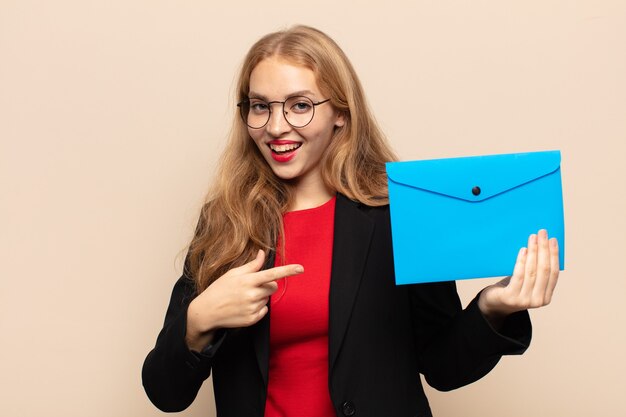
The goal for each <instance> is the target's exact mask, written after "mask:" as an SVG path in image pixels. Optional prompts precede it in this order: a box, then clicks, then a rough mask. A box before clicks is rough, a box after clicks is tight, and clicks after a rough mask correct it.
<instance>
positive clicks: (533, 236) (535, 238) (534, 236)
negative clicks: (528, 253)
mask: <svg viewBox="0 0 626 417" xmlns="http://www.w3.org/2000/svg"><path fill="white" fill-rule="evenodd" d="M530 243H537V235H536V234H532V235H530Z"/></svg>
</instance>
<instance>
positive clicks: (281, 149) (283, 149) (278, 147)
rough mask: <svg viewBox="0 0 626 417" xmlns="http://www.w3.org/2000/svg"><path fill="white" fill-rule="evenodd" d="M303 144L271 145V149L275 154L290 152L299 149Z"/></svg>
mask: <svg viewBox="0 0 626 417" xmlns="http://www.w3.org/2000/svg"><path fill="white" fill-rule="evenodd" d="M300 145H302V144H301V143H289V144H287V145H274V144H271V143H270V149H271V150H273V151H274V152H289V151H293V150H294V149H298V148H299V147H300Z"/></svg>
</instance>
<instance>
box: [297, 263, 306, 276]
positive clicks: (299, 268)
mask: <svg viewBox="0 0 626 417" xmlns="http://www.w3.org/2000/svg"><path fill="white" fill-rule="evenodd" d="M296 272H297V273H298V274H301V273H303V272H304V267H302V266H300V265H298V266H296Z"/></svg>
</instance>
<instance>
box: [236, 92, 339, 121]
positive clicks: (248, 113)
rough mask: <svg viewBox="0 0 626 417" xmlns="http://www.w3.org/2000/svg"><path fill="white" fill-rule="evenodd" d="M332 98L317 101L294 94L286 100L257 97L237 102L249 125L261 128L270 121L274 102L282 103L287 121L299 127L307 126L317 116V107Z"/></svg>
mask: <svg viewBox="0 0 626 417" xmlns="http://www.w3.org/2000/svg"><path fill="white" fill-rule="evenodd" d="M327 101H330V99H329V98H328V99H326V100H322V101H318V102H317V103H316V102H314V101H313V100H311V99H310V98H308V97H304V96H294V97H289V98H288V99H287V100H285V101H270V102H266V101H263V100H261V99H257V98H250V99H244V100H242V101H241V102H239V103H237V107H239V112H240V113H241V118H242V119H243V121H244V123H245V124H246V125H248V127H250V128H252V129H260V128H262V127H264V126H265V125H266V124H267V122H269V121H270V116H271V114H272V104H282V107H283V108H282V111H283V116H284V117H285V120H286V121H287V123H289V124H290V125H291V126H292V127H294V128H296V129H298V128H302V127H305V126H306V125H308V124H309V123H311V120H313V116H315V107H316V106H319V105H320V104H324V103H326V102H327Z"/></svg>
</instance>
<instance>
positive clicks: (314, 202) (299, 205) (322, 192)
mask: <svg viewBox="0 0 626 417" xmlns="http://www.w3.org/2000/svg"><path fill="white" fill-rule="evenodd" d="M334 195H335V192H334V191H333V190H331V189H329V188H327V187H326V185H325V184H324V182H323V181H322V180H321V178H320V179H319V181H311V182H306V181H300V182H298V183H294V193H293V200H292V203H291V205H290V206H289V211H296V210H306V209H311V208H315V207H319V206H321V205H322V204H324V203H326V202H327V201H328V200H330V199H331V198H333V196H334Z"/></svg>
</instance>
